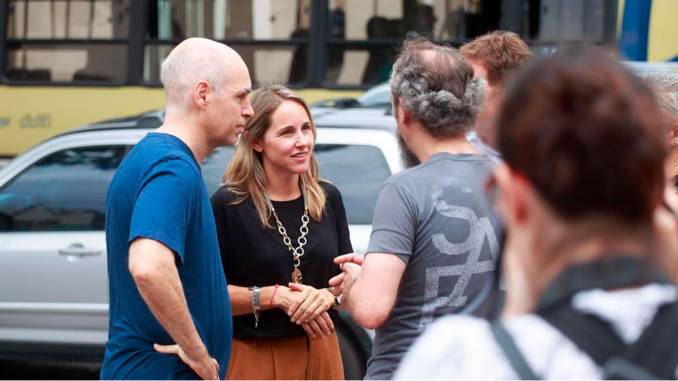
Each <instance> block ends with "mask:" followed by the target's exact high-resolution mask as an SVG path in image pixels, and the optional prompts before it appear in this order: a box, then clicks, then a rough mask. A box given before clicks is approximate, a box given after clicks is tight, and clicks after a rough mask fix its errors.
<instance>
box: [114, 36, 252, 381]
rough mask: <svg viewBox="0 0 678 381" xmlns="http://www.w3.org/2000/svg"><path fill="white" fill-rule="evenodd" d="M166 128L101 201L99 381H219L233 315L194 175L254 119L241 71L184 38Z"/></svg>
mask: <svg viewBox="0 0 678 381" xmlns="http://www.w3.org/2000/svg"><path fill="white" fill-rule="evenodd" d="M161 75H162V82H163V85H164V89H165V96H166V103H167V108H166V113H165V123H164V124H163V125H162V126H161V127H160V128H159V129H158V130H157V131H154V132H151V133H149V134H148V135H146V136H145V137H144V138H143V139H142V140H141V141H140V142H139V143H138V144H137V145H136V146H135V147H134V149H132V150H131V151H130V153H129V154H128V155H127V157H126V158H125V160H124V161H123V162H122V164H121V165H120V168H119V169H118V171H117V173H116V175H115V177H114V178H113V181H112V182H111V185H110V188H109V190H108V196H107V200H106V202H107V208H106V245H107V250H108V277H109V289H110V318H109V330H108V342H107V343H106V353H105V356H104V362H103V364H102V367H101V378H102V379H196V378H203V379H217V378H222V379H223V378H224V375H225V372H226V366H227V364H228V359H229V355H230V350H231V328H232V327H231V304H230V301H229V299H228V292H227V285H226V278H225V276H224V272H223V268H222V266H221V260H220V256H219V244H218V241H217V235H216V227H215V223H214V217H213V214H212V209H211V207H210V202H209V197H208V194H207V190H206V189H205V183H204V181H203V178H202V174H201V171H200V163H201V162H202V161H203V160H204V159H205V158H207V156H208V155H209V154H210V153H211V152H212V151H213V150H214V149H215V148H216V147H218V146H222V145H227V144H234V143H235V141H236V140H237V138H238V135H239V134H240V133H241V132H242V131H243V130H244V128H245V124H246V122H247V120H248V118H249V117H251V116H252V108H251V106H250V104H249V101H248V98H247V95H248V93H249V92H250V89H251V81H250V76H249V73H248V70H247V66H246V65H245V62H244V61H243V60H242V58H240V56H239V55H238V54H237V53H236V52H235V51H233V50H232V49H230V48H229V47H227V46H226V45H223V44H220V43H217V42H214V41H211V40H207V39H202V38H191V39H187V40H185V41H183V42H182V43H180V44H179V45H177V46H176V47H175V48H174V50H172V52H170V54H169V55H168V56H167V58H166V59H165V61H164V62H163V64H162V73H161Z"/></svg>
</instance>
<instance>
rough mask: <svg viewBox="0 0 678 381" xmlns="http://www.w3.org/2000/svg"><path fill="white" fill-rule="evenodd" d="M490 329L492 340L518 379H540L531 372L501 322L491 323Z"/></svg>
mask: <svg viewBox="0 0 678 381" xmlns="http://www.w3.org/2000/svg"><path fill="white" fill-rule="evenodd" d="M491 328H492V335H493V336H494V339H495V340H496V342H497V344H498V345H499V347H500V348H501V350H502V351H503V352H504V355H505V356H506V359H507V360H508V361H509V363H510V364H511V367H513V370H514V371H515V372H516V373H517V374H518V377H520V379H522V380H539V379H540V378H539V377H537V375H536V374H535V373H534V372H533V371H532V368H530V365H529V364H528V363H527V360H525V356H523V354H522V352H520V349H518V347H517V346H516V343H515V342H514V341H513V338H512V337H511V335H510V334H509V333H508V331H507V330H506V328H504V326H503V324H502V323H501V321H499V320H495V321H493V322H491Z"/></svg>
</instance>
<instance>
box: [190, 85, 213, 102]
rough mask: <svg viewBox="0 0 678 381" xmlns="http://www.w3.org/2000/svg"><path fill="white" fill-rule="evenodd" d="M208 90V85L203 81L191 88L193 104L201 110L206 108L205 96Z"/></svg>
mask: <svg viewBox="0 0 678 381" xmlns="http://www.w3.org/2000/svg"><path fill="white" fill-rule="evenodd" d="M210 90H211V89H210V85H209V83H208V82H207V81H205V80H201V81H198V82H197V83H196V84H195V86H193V102H195V104H196V105H197V106H198V107H200V108H201V109H205V108H207V103H208V99H207V95H208V94H209V92H210Z"/></svg>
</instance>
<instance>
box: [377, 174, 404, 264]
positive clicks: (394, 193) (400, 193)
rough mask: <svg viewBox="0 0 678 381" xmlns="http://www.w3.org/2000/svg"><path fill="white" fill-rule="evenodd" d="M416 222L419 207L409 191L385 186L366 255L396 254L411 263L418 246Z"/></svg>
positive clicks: (392, 184)
mask: <svg viewBox="0 0 678 381" xmlns="http://www.w3.org/2000/svg"><path fill="white" fill-rule="evenodd" d="M415 221H416V214H415V208H414V206H413V205H412V200H411V198H410V197H408V196H407V194H406V192H405V190H404V189H403V188H402V187H400V186H398V184H394V183H386V184H384V186H383V188H382V189H381V192H379V198H378V199H377V205H376V207H375V209H374V217H373V220H372V235H371V237H370V243H369V245H368V247H367V252H366V253H367V254H370V253H387V254H395V255H397V256H398V257H399V258H400V259H402V260H403V261H404V262H405V263H408V262H409V260H410V257H411V256H412V249H413V247H414V235H415Z"/></svg>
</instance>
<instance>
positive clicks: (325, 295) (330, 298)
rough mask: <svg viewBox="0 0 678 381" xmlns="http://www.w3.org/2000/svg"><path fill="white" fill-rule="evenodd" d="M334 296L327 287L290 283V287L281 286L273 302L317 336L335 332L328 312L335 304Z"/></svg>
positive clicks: (305, 329) (295, 321)
mask: <svg viewBox="0 0 678 381" xmlns="http://www.w3.org/2000/svg"><path fill="white" fill-rule="evenodd" d="M334 297H335V296H334V294H332V292H331V291H330V290H329V289H326V288H321V289H317V288H314V287H312V286H307V285H303V284H298V283H289V284H288V287H285V286H279V288H278V292H276V293H275V295H274V296H273V299H272V304H273V305H275V306H276V307H278V308H280V309H282V310H283V311H285V312H286V313H287V315H288V316H289V317H290V319H291V321H292V322H293V323H296V324H299V325H300V326H301V327H302V328H304V331H306V333H307V334H308V335H309V336H310V337H312V338H316V337H320V336H327V335H330V334H332V332H334V323H333V322H332V319H331V318H330V315H329V314H328V313H327V310H329V309H330V308H331V307H332V306H333V305H334Z"/></svg>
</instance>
